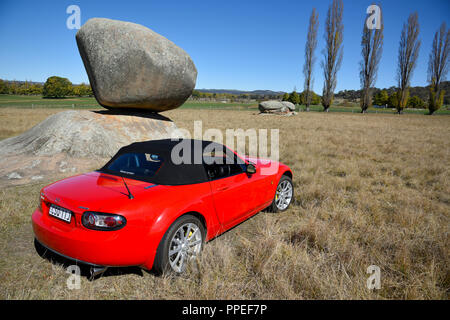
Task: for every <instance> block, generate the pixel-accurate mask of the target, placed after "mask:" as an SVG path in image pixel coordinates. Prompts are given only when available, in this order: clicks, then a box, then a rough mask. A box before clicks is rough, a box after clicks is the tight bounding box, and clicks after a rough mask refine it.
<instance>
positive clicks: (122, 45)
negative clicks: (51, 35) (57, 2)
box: [76, 18, 197, 112]
mask: <svg viewBox="0 0 450 320" xmlns="http://www.w3.org/2000/svg"><path fill="white" fill-rule="evenodd" d="M76 40H77V45H78V50H79V51H80V55H81V58H82V59H83V63H84V66H85V68H86V71H87V74H88V77H89V81H90V83H91V86H92V89H93V91H94V95H95V98H96V99H97V101H98V103H99V104H100V105H102V106H103V107H106V108H132V109H146V110H149V111H153V112H161V111H166V110H170V109H175V108H177V107H179V106H180V105H182V104H183V103H184V102H185V101H186V99H187V98H188V97H189V96H190V95H191V93H192V90H193V89H194V87H195V82H196V79H197V69H196V68H195V65H194V63H193V61H192V59H191V58H190V57H189V55H188V54H187V53H186V52H185V51H184V50H183V49H181V48H180V47H178V46H176V45H175V44H174V43H173V42H171V41H170V40H168V39H166V38H165V37H163V36H161V35H159V34H157V33H156V32H154V31H152V30H150V29H148V28H146V27H144V26H142V25H139V24H135V23H131V22H124V21H117V20H110V19H104V18H93V19H89V20H88V21H87V22H86V23H85V24H84V25H83V26H82V27H81V28H80V30H79V31H78V32H77V34H76Z"/></svg>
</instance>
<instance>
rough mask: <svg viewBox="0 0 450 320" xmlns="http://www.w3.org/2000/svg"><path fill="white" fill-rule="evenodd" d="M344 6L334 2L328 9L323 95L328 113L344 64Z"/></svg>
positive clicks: (337, 0)
mask: <svg viewBox="0 0 450 320" xmlns="http://www.w3.org/2000/svg"><path fill="white" fill-rule="evenodd" d="M343 9H344V4H343V3H342V0H333V3H332V4H331V5H330V7H329V8H328V12H327V19H326V22H325V40H326V48H325V49H324V52H323V53H324V60H323V61H322V68H323V74H324V78H325V81H324V85H323V93H322V106H323V111H327V112H328V109H329V108H330V106H331V104H332V103H333V98H334V89H336V83H337V79H336V75H337V72H338V70H339V68H340V66H341V63H342V55H343V49H342V41H343V36H344V35H343V31H344V25H343V24H342V13H343Z"/></svg>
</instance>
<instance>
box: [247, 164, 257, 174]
mask: <svg viewBox="0 0 450 320" xmlns="http://www.w3.org/2000/svg"><path fill="white" fill-rule="evenodd" d="M246 172H247V173H248V174H254V173H256V168H255V166H254V165H252V164H251V163H249V164H248V165H247V170H246Z"/></svg>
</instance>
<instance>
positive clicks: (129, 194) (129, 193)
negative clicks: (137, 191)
mask: <svg viewBox="0 0 450 320" xmlns="http://www.w3.org/2000/svg"><path fill="white" fill-rule="evenodd" d="M122 181H123V184H124V185H125V188H127V191H128V199H134V197H133V195H132V194H131V191H130V189H129V188H128V185H127V183H126V182H125V179H124V178H123V177H122Z"/></svg>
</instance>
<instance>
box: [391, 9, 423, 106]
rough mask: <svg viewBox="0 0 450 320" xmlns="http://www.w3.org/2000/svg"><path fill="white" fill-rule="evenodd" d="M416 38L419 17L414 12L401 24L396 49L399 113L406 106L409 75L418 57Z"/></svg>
mask: <svg viewBox="0 0 450 320" xmlns="http://www.w3.org/2000/svg"><path fill="white" fill-rule="evenodd" d="M418 38H419V17H418V15H417V12H415V13H412V14H410V15H409V18H408V22H407V23H406V24H404V25H403V30H402V35H401V37H400V47H399V49H398V68H397V80H398V93H397V94H398V104H397V106H396V107H397V111H398V113H399V114H401V113H402V111H403V109H404V108H405V107H406V102H407V101H408V95H409V92H408V89H409V86H410V81H411V77H412V74H413V71H414V68H415V67H416V62H417V58H418V57H419V49H420V40H419V39H418Z"/></svg>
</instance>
